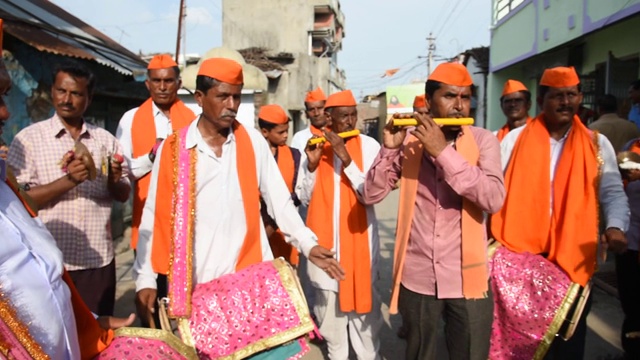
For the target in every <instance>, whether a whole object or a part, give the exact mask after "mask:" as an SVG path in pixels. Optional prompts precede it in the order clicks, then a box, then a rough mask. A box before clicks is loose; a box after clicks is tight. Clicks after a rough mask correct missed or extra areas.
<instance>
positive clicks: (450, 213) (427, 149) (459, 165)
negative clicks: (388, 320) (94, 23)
mask: <svg viewBox="0 0 640 360" xmlns="http://www.w3.org/2000/svg"><path fill="white" fill-rule="evenodd" d="M472 85H473V80H472V79H471V75H470V74H469V72H468V71H467V68H466V67H464V66H463V65H462V64H458V63H443V64H440V65H438V67H436V69H435V70H434V71H433V73H432V74H431V75H430V76H429V79H428V80H427V82H426V84H425V95H426V101H427V108H428V109H429V110H430V113H429V114H427V115H425V114H421V113H418V112H415V113H414V114H413V115H412V116H413V117H415V118H416V119H417V120H418V126H416V127H415V128H414V129H413V130H411V131H408V130H406V128H400V129H399V128H397V127H394V126H393V122H392V121H393V119H392V120H390V122H389V124H388V125H387V126H386V127H385V129H384V137H383V143H384V146H383V148H382V149H381V150H380V152H379V153H378V155H377V157H376V159H375V160H374V163H373V165H372V167H371V169H370V170H369V172H368V173H367V176H366V182H365V186H364V194H363V198H364V202H365V203H366V204H373V203H378V202H380V201H382V199H384V197H385V196H386V195H387V194H388V193H389V192H390V191H391V190H392V189H394V187H395V186H396V183H397V182H398V181H400V203H399V209H398V225H397V229H396V244H395V254H394V266H393V268H394V271H393V282H392V284H393V285H392V289H391V302H390V305H389V312H390V313H392V314H395V313H397V312H398V311H400V314H401V315H402V321H403V326H404V327H406V330H407V338H406V340H407V350H406V355H405V358H406V359H412V360H413V359H416V360H417V359H431V360H433V359H435V358H436V344H437V333H438V329H439V327H440V326H439V324H440V319H441V318H444V321H445V328H444V330H445V335H446V340H447V349H448V352H449V357H450V359H477V360H480V359H482V360H484V359H487V358H488V353H489V335H490V333H491V324H492V320H493V314H492V310H493V300H492V292H491V289H490V288H489V284H488V279H489V274H488V271H487V236H486V232H485V225H484V213H489V214H490V213H494V212H496V211H498V210H499V209H500V207H501V206H502V201H503V199H504V194H505V189H504V184H503V177H502V171H501V169H500V145H499V143H498V140H497V139H496V138H495V136H493V135H492V134H491V132H489V131H488V130H485V129H482V128H478V127H474V126H439V125H437V124H436V123H435V122H434V120H433V118H462V117H468V116H469V111H470V108H471V86H472ZM394 117H401V115H397V114H396V115H394Z"/></svg>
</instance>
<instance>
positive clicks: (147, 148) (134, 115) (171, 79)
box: [116, 54, 196, 250]
mask: <svg viewBox="0 0 640 360" xmlns="http://www.w3.org/2000/svg"><path fill="white" fill-rule="evenodd" d="M145 85H146V86H147V90H149V94H150V98H149V99H147V101H145V102H144V103H143V104H142V105H141V106H140V107H136V108H133V109H131V110H129V111H127V112H126V113H125V114H124V115H123V116H122V118H121V119H120V123H119V124H118V129H117V130H116V137H117V138H118V140H119V141H120V143H121V144H122V148H123V150H124V157H125V158H126V159H127V162H128V163H129V166H130V168H131V171H130V173H131V175H132V177H133V179H135V182H136V190H135V193H134V198H133V218H132V226H131V248H132V249H134V250H135V249H136V245H137V243H138V228H139V226H140V219H141V217H142V209H143V208H144V201H145V200H146V198H147V191H149V181H150V179H151V174H150V172H151V168H152V166H153V161H154V160H155V153H156V151H157V149H158V146H159V143H160V142H161V141H162V140H163V139H165V138H166V137H167V136H168V135H169V134H171V133H172V132H174V131H176V130H178V129H180V128H182V127H185V126H187V125H188V124H189V123H190V122H191V121H192V120H194V119H195V118H196V115H195V114H194V113H193V111H191V109H189V108H188V107H187V106H186V105H185V104H184V103H183V102H182V100H180V99H178V90H179V89H180V87H181V86H182V80H181V79H180V68H179V67H178V64H177V63H176V62H175V61H174V60H173V59H172V58H171V56H169V55H167V54H161V55H156V56H154V57H153V58H152V59H151V61H150V62H149V65H148V66H147V80H146V81H145Z"/></svg>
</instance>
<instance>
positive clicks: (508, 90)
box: [502, 79, 529, 96]
mask: <svg viewBox="0 0 640 360" xmlns="http://www.w3.org/2000/svg"><path fill="white" fill-rule="evenodd" d="M518 91H529V89H527V87H526V86H524V84H523V83H521V82H520V81H518V80H511V79H509V80H507V82H506V83H504V88H503V89H502V96H505V95H509V94H513V93H514V92H518Z"/></svg>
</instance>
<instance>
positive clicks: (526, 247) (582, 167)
mask: <svg viewBox="0 0 640 360" xmlns="http://www.w3.org/2000/svg"><path fill="white" fill-rule="evenodd" d="M549 138H550V137H549V132H548V131H547V128H546V126H545V123H544V115H542V114H541V115H538V117H536V118H535V119H533V121H531V122H530V123H529V125H527V127H526V128H525V129H524V130H523V131H522V133H521V134H520V136H519V137H518V140H517V141H516V144H515V145H514V147H513V152H512V153H511V160H510V161H509V165H508V166H507V169H506V171H505V188H506V190H507V197H506V199H505V202H504V205H503V207H502V209H501V210H500V212H498V213H496V214H494V215H493V217H492V219H491V230H492V233H493V235H494V236H495V239H496V240H498V241H500V243H502V244H503V245H505V246H506V247H507V248H508V249H510V250H512V251H515V252H525V251H527V252H530V253H533V254H541V253H547V254H549V255H548V259H549V260H550V261H552V262H554V263H556V264H557V265H558V266H560V267H561V268H562V269H563V270H564V271H565V272H566V273H567V274H568V275H569V277H570V278H571V280H572V281H573V282H576V283H578V284H580V285H582V286H584V285H585V284H586V283H587V282H588V281H589V279H590V278H591V276H592V275H593V272H594V271H595V265H596V248H597V243H598V186H599V181H600V179H599V171H600V168H599V167H600V165H599V160H598V152H599V146H598V138H597V134H596V133H592V132H590V131H589V130H588V129H587V128H586V127H585V126H584V125H583V124H582V122H581V121H580V119H579V118H578V117H577V116H574V118H573V125H572V127H571V129H570V130H569V134H568V135H567V138H566V140H565V144H564V148H563V150H562V153H561V154H560V158H559V160H558V164H557V165H556V173H555V177H554V179H553V184H550V181H549V179H550V174H549V171H550V161H551V154H550V146H549ZM552 186H553V207H552V206H551V204H550V201H551V196H552V188H551V187H552ZM550 209H551V215H550V214H549V211H550Z"/></svg>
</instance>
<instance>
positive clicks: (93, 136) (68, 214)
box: [7, 115, 129, 270]
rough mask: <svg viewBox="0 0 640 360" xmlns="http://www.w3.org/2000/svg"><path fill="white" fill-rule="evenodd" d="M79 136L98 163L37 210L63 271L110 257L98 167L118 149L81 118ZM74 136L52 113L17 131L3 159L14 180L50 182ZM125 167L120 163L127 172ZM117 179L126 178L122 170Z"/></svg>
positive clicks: (107, 204) (107, 211)
mask: <svg viewBox="0 0 640 360" xmlns="http://www.w3.org/2000/svg"><path fill="white" fill-rule="evenodd" d="M79 139H80V140H81V141H82V143H83V144H84V145H85V146H86V147H87V148H88V149H89V151H90V152H91V154H92V156H93V160H94V162H95V163H96V167H97V174H98V176H97V178H96V179H95V180H93V181H89V180H87V181H85V182H83V183H82V184H80V185H78V186H76V187H75V188H73V189H72V190H70V191H69V192H67V193H66V194H64V195H62V196H61V197H59V198H58V199H57V200H56V201H55V202H53V203H51V204H49V205H48V206H46V207H44V208H42V209H40V211H39V213H38V215H39V217H40V218H41V219H42V221H43V222H44V224H45V225H46V226H47V228H48V229H49V231H50V232H51V234H52V235H53V237H54V238H55V239H56V241H57V243H58V247H59V248H60V250H62V254H63V256H64V263H65V266H66V268H67V269H68V270H82V269H96V268H100V267H103V266H106V265H108V264H109V263H110V262H111V260H113V257H114V253H113V241H112V239H111V223H110V219H111V202H112V198H111V196H110V194H109V191H108V190H107V177H106V173H103V171H102V165H103V161H104V165H105V169H106V157H107V155H109V154H113V153H118V154H122V149H121V148H120V145H119V144H118V141H117V140H116V138H115V137H114V136H113V135H111V134H110V133H109V132H108V131H107V130H105V129H102V128H99V127H97V126H95V125H92V124H88V123H86V122H85V123H84V125H83V126H82V132H81V134H80V137H79ZM74 143H75V141H74V140H73V138H72V137H71V135H70V134H69V133H68V132H67V130H66V129H65V127H64V125H63V124H62V121H61V120H60V118H58V116H57V115H54V116H53V117H52V118H51V119H48V120H44V121H41V122H38V123H35V124H33V125H31V126H28V127H27V128H25V129H23V130H22V131H20V132H19V133H18V134H17V135H16V137H15V138H14V139H13V142H12V143H11V147H10V149H9V156H8V158H7V162H8V164H9V166H11V168H12V169H13V170H14V172H15V175H16V178H17V179H18V183H20V184H22V185H24V184H27V185H29V186H38V185H46V184H49V183H51V182H53V181H55V180H57V179H59V178H61V177H62V176H65V175H66V174H65V172H64V171H63V170H62V169H61V168H60V160H61V159H62V157H63V156H64V154H65V153H66V152H67V151H69V150H72V149H73V146H74ZM125 169H127V166H123V172H126V170H125ZM120 181H122V182H127V183H128V182H129V180H128V179H127V174H126V173H124V174H123V176H122V179H121V180H120Z"/></svg>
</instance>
